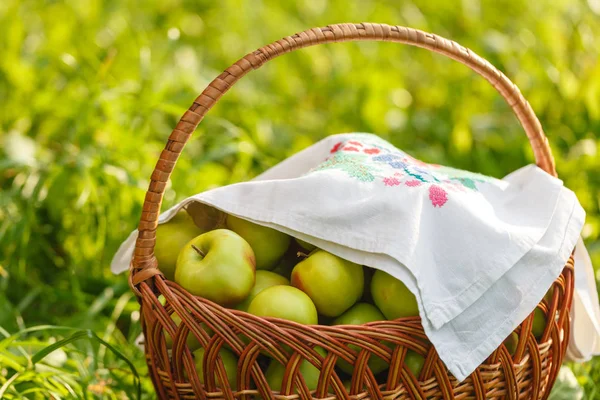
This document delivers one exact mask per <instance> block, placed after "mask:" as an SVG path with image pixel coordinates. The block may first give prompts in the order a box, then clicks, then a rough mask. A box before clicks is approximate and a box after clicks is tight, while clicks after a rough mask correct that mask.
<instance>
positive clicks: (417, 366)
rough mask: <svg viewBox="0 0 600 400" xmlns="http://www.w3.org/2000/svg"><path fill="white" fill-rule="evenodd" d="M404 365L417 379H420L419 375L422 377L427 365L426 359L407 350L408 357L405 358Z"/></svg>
mask: <svg viewBox="0 0 600 400" xmlns="http://www.w3.org/2000/svg"><path fill="white" fill-rule="evenodd" d="M404 365H406V366H407V367H408V369H409V370H410V372H412V373H413V375H414V376H415V378H418V377H419V375H421V370H422V369H423V365H425V357H423V356H422V355H420V354H419V353H416V352H414V351H412V350H406V356H404Z"/></svg>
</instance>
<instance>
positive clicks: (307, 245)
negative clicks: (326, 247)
mask: <svg viewBox="0 0 600 400" xmlns="http://www.w3.org/2000/svg"><path fill="white" fill-rule="evenodd" d="M295 239H296V243H298V246H300V247H302V248H303V249H304V250H306V251H308V252H311V251H313V250H315V249H316V248H317V246H315V245H314V244H310V243H308V242H305V241H304V240H302V239H298V238H295Z"/></svg>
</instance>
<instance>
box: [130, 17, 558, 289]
mask: <svg viewBox="0 0 600 400" xmlns="http://www.w3.org/2000/svg"><path fill="white" fill-rule="evenodd" d="M359 40H377V41H388V42H397V43H406V44H410V45H413V46H417V47H423V48H425V49H428V50H431V51H434V52H436V53H440V54H443V55H445V56H447V57H450V58H452V59H454V60H457V61H459V62H461V63H462V64H464V65H466V66H468V67H469V68H471V69H472V70H474V71H475V72H477V73H478V74H479V75H481V76H483V77H484V78H485V79H486V80H487V81H488V82H490V83H491V84H492V85H493V86H494V87H495V88H496V90H497V91H498V92H499V93H500V94H501V95H502V97H504V99H505V100H506V102H507V103H508V105H510V106H511V108H512V109H513V111H514V113H515V114H516V116H517V118H518V119H519V121H520V123H521V125H522V126H523V128H524V129H525V133H527V137H528V138H529V141H530V143H531V147H532V148H533V153H534V155H535V159H536V163H537V165H538V166H539V167H540V168H542V169H543V170H544V171H546V172H548V173H549V174H552V175H554V176H556V170H555V167H554V159H553V157H552V153H551V150H550V146H549V145H548V139H547V138H546V136H545V134H544V131H543V130H542V126H541V124H540V122H539V120H538V119H537V117H536V116H535V113H534V112H533V110H532V108H531V106H530V105H529V103H528V102H527V100H525V98H524V97H523V95H522V94H521V92H520V91H519V89H518V88H517V87H516V85H515V84H514V83H512V82H511V81H510V80H509V79H508V78H507V77H506V76H505V75H504V74H503V73H502V72H500V71H498V69H496V68H495V67H494V66H493V65H491V64H490V63H489V62H488V61H486V60H484V59H483V58H481V57H480V56H478V55H477V54H475V53H473V52H472V51H471V50H469V49H467V48H465V47H463V46H461V45H459V44H457V43H455V42H453V41H451V40H448V39H444V38H442V37H440V36H437V35H434V34H431V33H426V32H422V31H420V30H416V29H411V28H405V27H402V26H390V25H385V24H374V23H360V24H335V25H329V26H327V27H325V28H313V29H309V30H306V31H304V32H301V33H297V34H295V35H293V36H288V37H285V38H283V39H281V40H278V41H276V42H274V43H271V44H269V45H267V46H264V47H262V48H260V49H258V50H256V51H254V52H252V53H249V54H247V55H246V56H244V57H243V58H241V59H240V60H238V61H237V62H236V63H235V64H233V65H232V66H230V67H229V68H227V69H226V70H225V71H224V72H223V73H222V74H221V75H219V76H218V77H217V78H215V79H214V80H213V81H212V82H211V83H210V84H209V85H208V87H207V88H206V89H204V91H203V92H202V94H201V95H200V96H199V97H198V98H197V99H196V100H195V101H194V104H192V106H191V107H190V108H189V109H188V110H187V111H186V112H185V114H183V117H181V119H180V120H179V123H178V124H177V126H176V127H175V129H174V130H173V132H172V133H171V135H170V136H169V140H168V141H167V144H166V146H165V149H164V150H163V151H162V153H161V155H160V159H159V160H158V162H157V164H156V167H155V168H154V172H153V173H152V177H151V182H150V186H149V188H148V192H147V193H146V198H145V200H144V206H143V210H142V216H141V219H140V223H139V225H138V231H139V234H138V239H137V241H136V244H135V251H134V257H133V261H132V264H131V272H132V274H131V284H132V286H135V285H137V284H138V283H140V282H142V281H145V280H147V279H148V278H151V277H152V276H154V275H157V274H160V271H159V270H158V268H157V262H156V258H155V257H154V243H155V238H156V226H157V222H158V215H159V211H160V206H161V203H162V199H163V194H164V191H165V186H166V183H167V181H168V179H169V177H170V176H171V172H172V171H173V168H174V167H175V163H176V162H177V159H178V158H179V154H180V153H181V151H182V150H183V147H184V146H185V143H186V142H187V141H188V139H189V138H190V136H191V134H192V132H193V131H194V130H195V129H196V127H197V126H198V124H199V123H200V121H202V119H203V118H204V116H205V115H206V113H207V112H208V110H210V109H211V108H212V106H214V105H215V103H216V102H217V101H218V100H219V98H220V97H221V96H223V94H225V93H226V92H227V91H228V90H229V89H230V88H231V87H232V86H233V84H235V83H236V82H237V81H238V80H239V79H240V78H241V77H243V76H244V75H246V74H247V73H248V72H249V71H250V70H252V69H258V68H260V67H261V66H262V65H263V64H265V63H266V62H267V61H269V60H271V59H273V58H275V57H278V56H280V55H282V54H284V53H289V52H291V51H293V50H297V49H300V48H303V47H309V46H313V45H317V44H322V43H331V42H346V41H359Z"/></svg>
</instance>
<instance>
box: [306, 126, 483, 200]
mask: <svg viewBox="0 0 600 400" xmlns="http://www.w3.org/2000/svg"><path fill="white" fill-rule="evenodd" d="M330 154H331V155H330V156H329V157H328V158H327V159H326V160H325V161H324V162H323V163H321V164H320V165H319V166H317V167H316V168H314V169H313V170H312V171H321V170H327V169H338V170H341V171H344V172H345V173H346V174H348V176H350V177H351V178H355V179H358V180H359V181H361V182H381V183H383V185H384V186H386V187H408V188H419V187H423V185H425V187H426V188H427V194H428V197H429V200H430V201H431V204H432V206H433V207H443V206H444V204H446V203H447V202H448V200H449V199H450V197H451V196H450V195H449V193H450V192H470V191H471V192H478V191H479V189H478V188H477V184H478V183H481V182H489V181H491V180H493V179H494V178H490V177H487V176H485V175H481V174H477V173H474V172H469V171H463V170H460V169H455V168H451V167H445V166H441V165H437V164H427V163H425V162H423V161H420V160H417V159H416V158H413V157H411V156H410V155H408V154H406V153H405V152H403V151H401V150H398V149H397V148H395V147H393V146H392V145H391V144H389V143H388V142H386V141H384V140H383V139H380V138H378V137H377V136H374V135H367V134H354V135H348V136H347V137H346V138H345V139H344V140H342V141H340V142H338V143H336V144H335V145H334V146H333V147H332V148H331V150H330Z"/></svg>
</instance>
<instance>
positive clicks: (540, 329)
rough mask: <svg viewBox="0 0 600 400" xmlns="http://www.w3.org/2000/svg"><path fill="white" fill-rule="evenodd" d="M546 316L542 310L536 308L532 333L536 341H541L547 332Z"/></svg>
mask: <svg viewBox="0 0 600 400" xmlns="http://www.w3.org/2000/svg"><path fill="white" fill-rule="evenodd" d="M546 322H547V321H546V314H544V312H543V311H542V309H541V308H536V309H535V312H534V314H533V327H532V329H531V331H532V332H533V336H535V338H536V339H540V338H541V337H542V335H543V334H544V331H545V330H546Z"/></svg>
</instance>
